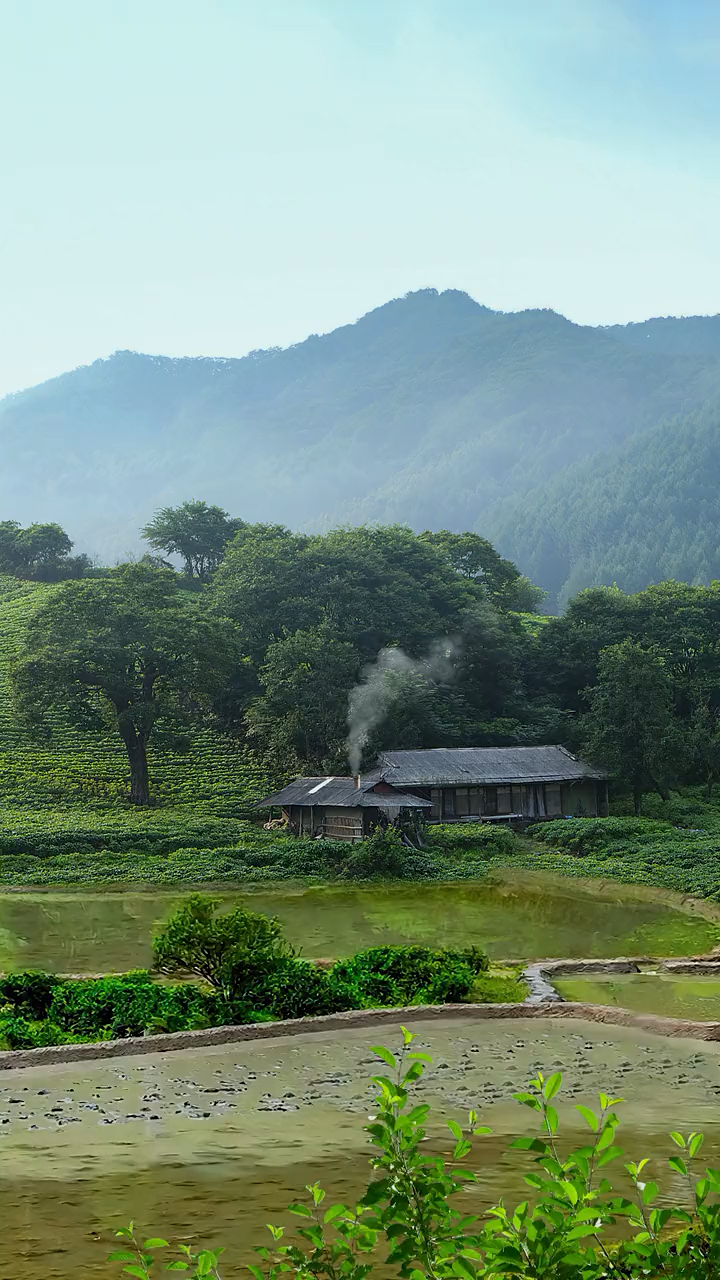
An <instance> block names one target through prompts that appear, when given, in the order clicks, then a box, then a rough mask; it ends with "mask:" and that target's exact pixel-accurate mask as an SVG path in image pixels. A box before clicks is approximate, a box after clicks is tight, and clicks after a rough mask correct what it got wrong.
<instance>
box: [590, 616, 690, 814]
mask: <svg viewBox="0 0 720 1280" xmlns="http://www.w3.org/2000/svg"><path fill="white" fill-rule="evenodd" d="M588 697H589V701H590V712H589V714H588V715H587V717H586V719H585V748H586V751H587V753H588V755H589V756H590V758H591V759H594V760H596V761H597V762H598V764H600V765H603V766H604V767H605V768H606V769H607V770H608V771H609V772H610V773H611V774H613V775H614V776H615V777H617V778H619V779H620V780H621V781H626V782H628V783H629V784H630V786H631V787H632V792H633V800H634V806H635V813H636V814H638V815H639V814H640V812H641V808H642V793H643V790H644V789H645V788H646V787H647V786H651V787H653V788H654V789H655V790H657V791H658V792H659V793H660V795H662V796H666V795H667V788H668V786H669V785H670V784H671V783H672V782H674V781H675V780H676V779H677V777H678V775H679V774H681V773H682V771H683V766H684V762H685V755H686V741H685V736H684V733H683V728H682V725H681V723H680V721H679V720H678V719H677V717H676V715H675V713H674V710H673V688H672V682H671V680H670V678H669V676H668V674H667V672H666V670H665V667H664V665H663V662H662V659H661V657H660V656H659V655H658V654H657V653H655V652H653V651H651V650H648V649H643V648H642V647H641V646H640V645H638V644H635V643H633V641H631V640H624V641H623V642H622V643H621V644H616V645H611V646H610V647H609V648H607V649H604V650H603V651H602V653H601V654H600V661H599V664H598V683H597V685H595V687H594V688H592V689H589V690H588Z"/></svg>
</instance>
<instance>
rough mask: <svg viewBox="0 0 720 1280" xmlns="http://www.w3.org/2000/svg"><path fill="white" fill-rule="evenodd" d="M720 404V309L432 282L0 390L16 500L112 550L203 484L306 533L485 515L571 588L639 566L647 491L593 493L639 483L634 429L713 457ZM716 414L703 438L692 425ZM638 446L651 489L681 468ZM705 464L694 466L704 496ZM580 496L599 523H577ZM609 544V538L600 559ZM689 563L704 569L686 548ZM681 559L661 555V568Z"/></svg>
mask: <svg viewBox="0 0 720 1280" xmlns="http://www.w3.org/2000/svg"><path fill="white" fill-rule="evenodd" d="M719 406H720V316H710V317H681V318H677V319H676V318H672V317H656V318H653V319H650V320H648V321H644V322H640V323H638V324H634V325H630V326H617V325H615V326H604V327H594V326H587V325H576V324H575V323H574V322H573V321H570V320H568V319H567V318H566V317H564V316H562V315H560V314H559V313H557V312H554V311H551V310H546V309H538V308H528V309H527V310H524V311H521V312H502V311H494V310H492V309H491V308H488V307H485V306H483V305H482V304H480V303H478V302H476V301H475V300H474V299H472V298H471V297H470V296H469V295H468V294H466V293H463V292H462V291H460V290H446V291H444V292H441V293H438V292H437V291H435V290H420V291H417V292H416V293H413V294H409V295H406V296H405V297H404V298H399V299H393V300H391V301H390V302H388V303H385V304H383V305H382V306H380V307H377V308H375V309H374V310H373V311H370V312H368V313H367V314H366V315H365V316H363V317H361V318H360V319H359V320H358V321H356V322H354V323H353V324H350V325H344V326H341V327H340V328H338V329H335V330H333V331H331V332H330V333H329V334H323V335H310V336H309V337H308V338H306V339H304V340H303V341H302V342H300V343H296V344H294V345H293V346H291V347H287V348H284V349H279V348H269V349H266V350H262V351H256V352H251V353H249V354H248V355H246V356H243V357H238V358H235V357H218V358H214V357H207V356H200V357H193V356H190V357H170V356H162V355H145V354H143V353H139V352H132V351H119V352H116V353H113V354H112V355H111V356H109V357H104V358H102V359H100V360H97V361H94V362H93V363H92V364H89V365H85V366H80V367H79V368H78V369H76V370H72V371H69V372H68V373H65V374H61V375H59V376H58V377H56V378H53V379H50V380H48V381H46V382H44V383H41V384H39V385H38V386H37V387H33V388H27V389H25V390H24V391H21V392H15V393H13V394H12V395H11V396H8V397H6V398H5V399H4V400H2V401H0V444H1V445H2V454H3V458H4V466H3V468H2V472H1V473H0V509H1V510H2V511H3V517H2V518H7V519H9V518H14V519H18V520H20V521H21V522H23V523H25V522H29V521H31V520H42V519H55V520H58V521H59V522H60V523H62V524H63V525H64V526H65V527H66V528H67V529H68V532H69V533H70V535H71V536H72V537H73V538H74V539H75V541H76V543H77V544H78V547H79V549H87V550H88V551H90V552H91V553H95V554H99V555H100V556H101V557H102V558H104V559H112V558H113V557H117V556H122V555H125V554H127V553H128V552H132V551H137V550H139V549H140V540H139V536H138V533H137V530H138V529H139V527H140V526H141V525H142V524H143V523H145V522H146V521H147V519H148V518H149V517H150V515H151V514H152V511H153V510H154V509H155V508H156V507H158V506H160V505H166V504H168V503H175V502H178V501H181V500H183V499H185V498H187V497H191V496H199V497H204V498H206V499H207V500H208V501H211V502H219V503H220V504H221V505H223V506H225V507H227V508H228V509H229V510H231V511H232V513H233V514H237V515H242V516H243V517H244V518H246V519H251V520H258V519H260V520H263V519H264V520H273V521H275V520H277V521H280V522H282V523H286V524H290V525H293V526H296V527H305V528H325V527H328V525H330V524H333V523H341V522H350V523H353V522H361V521H364V520H383V521H387V520H400V521H403V522H406V523H409V524H411V525H412V526H413V527H415V528H422V527H435V528H439V527H443V526H444V527H449V528H455V529H458V528H474V529H476V531H477V532H480V533H483V534H484V535H485V536H488V537H491V538H494V539H495V540H496V541H497V543H498V546H499V549H500V550H501V551H502V552H503V554H510V555H514V558H516V559H517V561H518V563H519V564H520V567H521V568H522V569H523V571H524V572H531V573H532V572H533V571H534V572H536V575H538V576H539V578H540V581H541V585H543V586H546V587H547V588H548V589H549V590H550V592H551V595H552V598H553V599H557V598H560V599H562V598H564V595H566V594H567V590H568V583H569V582H572V583H573V584H575V583H580V584H581V585H589V582H587V581H585V578H587V576H588V574H589V575H590V577H591V578H592V575H593V574H600V575H601V577H605V578H607V577H608V575H609V574H610V573H611V572H612V564H613V555H616V558H617V564H618V574H617V575H616V578H613V579H612V580H618V581H619V584H620V585H622V581H621V579H622V578H623V574H625V575H626V577H627V580H628V581H629V580H630V578H632V577H633V574H632V573H629V560H628V548H627V545H626V544H627V536H628V529H627V526H628V521H629V520H630V513H629V511H628V502H627V499H626V498H623V500H622V501H620V499H618V501H619V506H618V512H617V513H616V516H617V518H616V519H615V521H614V523H613V520H614V517H613V516H612V512H611V513H610V517H608V518H605V517H603V518H602V519H600V518H598V519H596V520H595V522H594V524H593V520H592V519H591V518H590V517H591V515H592V510H593V507H594V504H597V503H598V502H601V503H602V505H603V509H605V508H606V507H607V506H608V503H610V506H612V500H611V497H612V491H613V481H612V479H611V478H608V477H609V476H610V477H611V473H612V470H613V467H618V468H620V471H619V473H618V480H617V482H616V487H617V488H618V492H619V493H620V491H622V492H625V490H623V486H622V483H621V481H622V468H623V467H626V466H628V465H629V464H628V462H627V459H626V456H625V453H624V452H623V451H624V450H625V449H626V447H629V443H628V442H631V441H632V440H633V439H639V438H640V437H643V436H644V434H645V433H649V434H647V441H648V443H647V446H646V447H647V448H649V449H650V451H651V453H653V455H657V459H658V465H660V460H661V461H662V467H664V469H665V472H666V473H667V469H668V466H669V467H670V468H671V470H672V469H673V468H675V466H676V460H675V459H674V458H673V454H672V447H671V442H672V437H673V432H675V433H677V438H678V440H680V439H682V440H683V442H684V447H692V448H698V449H699V450H700V452H701V453H702V456H703V459H704V462H703V466H704V467H705V468H706V469H707V467H708V466H710V467H711V468H714V467H715V461H714V458H715V455H714V452H713V451H712V449H711V450H710V452H709V453H708V451H707V448H706V444H707V442H708V441H711V439H712V421H713V415H714V414H716V418H717V421H718V422H720V408H718V407H719ZM698 413H702V415H704V417H703V421H704V422H705V423H706V425H705V427H704V428H703V433H702V439H703V441H704V442H705V443H704V444H702V445H701V443H700V439H699V436H698V435H697V433H696V434H695V435H693V433H692V431H687V430H684V429H683V428H682V427H680V426H679V425H678V424H681V423H682V422H683V421H685V420H686V419H688V417H689V416H692V415H693V414H695V415H696V414H698ZM673 424H674V425H673ZM708 433H709V434H708ZM663 440H664V441H665V442H666V443H667V441H668V440H669V441H670V449H669V452H668V449H667V448H665V446H664V445H663V444H661V441H663ZM693 442H694V443H693ZM639 447H640V446H639ZM703 450H704V452H703ZM632 456H633V461H632V468H634V474H636V476H637V478H638V479H637V482H638V483H640V479H639V477H640V472H641V471H642V474H643V475H644V476H645V481H644V482H645V483H646V484H647V485H648V486H649V489H650V492H652V489H653V486H655V485H658V484H659V483H660V480H661V479H662V477H659V476H655V474H654V473H653V471H652V466H651V467H650V470H649V471H648V467H647V466H645V465H643V466H642V467H639V461H638V458H637V457H636V455H635V454H633V455H632ZM593 460H594V461H593ZM600 463H602V465H600ZM638 467H639V469H638ZM583 468H584V470H583ZM718 469H720V459H718ZM594 472H596V473H597V474H596V477H595V479H594V478H593V473H594ZM681 473H682V474H681ZM712 474H715V472H714V471H713V472H712ZM691 475H692V467H690V470H689V471H688V468H687V467H682V468H680V467H679V466H678V480H679V482H680V483H681V484H682V485H684V490H683V492H686V491H687V490H688V485H690V488H692V481H691ZM574 488H576V489H577V492H578V493H580V492H582V494H583V495H584V496H583V502H584V504H585V509H586V515H587V530H585V531H583V529H582V528H581V525H582V521H579V519H578V518H577V516H576V515H572V516H571V514H570V513H571V512H572V511H574V510H575V508H574V507H573V496H572V495H573V489H574ZM678 501H679V504H680V507H681V508H682V510H683V511H684V512H685V513H687V510H688V503H687V501H685V500H684V499H683V498H682V495H680V496H679V498H678ZM704 503H705V505H704V506H703V509H702V511H700V512H699V513H698V521H699V525H698V528H694V529H693V530H690V529H689V528H688V534H687V541H688V546H692V545H693V540H694V541H695V542H697V538H698V536H699V537H700V538H701V541H702V542H703V552H702V555H698V556H697V557H696V559H697V573H700V574H706V573H710V572H712V573H714V574H715V576H720V552H719V551H718V548H717V547H716V545H715V543H714V542H713V535H712V530H711V529H710V527H709V526H710V525H711V524H712V521H713V520H714V519H715V515H714V512H710V511H709V510H708V509H707V499H704ZM690 505H691V504H690ZM544 512H545V513H546V517H547V518H546V523H545V525H543V523H542V522H543V519H544V514H543V513H544ZM563 520H565V522H566V524H567V526H568V529H567V530H566V531H565V532H563V529H562V522H563ZM683 520H684V522H685V524H686V525H687V522H688V516H687V514H685V515H684V516H683ZM623 521H624V526H623V527H622V528H621V526H622V525H623ZM691 523H692V520H691ZM696 523H697V521H696ZM631 524H632V521H631ZM540 529H542V533H543V539H544V542H545V544H546V547H547V554H546V555H545V556H544V557H542V556H540V555H539V554H538V545H539V543H538V536H539V530H540ZM623 529H624V531H623ZM572 530H575V532H574V533H572ZM593 531H594V532H593ZM646 534H647V536H648V537H650V534H649V533H648V531H647V530H646ZM593 538H595V540H596V541H597V540H598V539H599V540H600V541H602V543H603V545H602V547H599V548H595V551H592V548H591V551H592V554H590V553H589V551H588V545H589V544H588V539H590V541H591V542H592V539H593ZM650 541H652V538H651V537H650ZM614 547H615V551H614V550H613V548H614ZM621 549H622V550H621ZM630 559H632V557H630ZM675 560H676V561H677V563H683V564H686V565H688V566H689V567H688V568H687V569H686V572H689V571H690V568H691V567H692V565H691V564H690V561H689V560H688V559H687V557H684V556H683V554H681V553H680V551H679V549H678V555H677V556H676V557H675ZM661 562H662V556H661V555H660V554H659V552H657V553H654V560H653V557H652V556H651V557H650V558H649V559H648V557H647V556H645V558H644V560H643V563H644V564H645V569H644V573H645V574H646V575H647V574H649V575H651V576H650V579H649V580H652V574H653V572H655V571H657V572H659V571H660V564H661ZM583 566H584V567H583ZM628 575H629V576H628ZM640 585H645V584H644V582H643V583H641V584H640Z"/></svg>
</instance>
